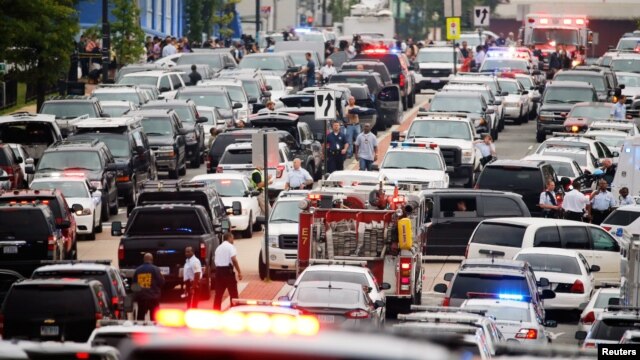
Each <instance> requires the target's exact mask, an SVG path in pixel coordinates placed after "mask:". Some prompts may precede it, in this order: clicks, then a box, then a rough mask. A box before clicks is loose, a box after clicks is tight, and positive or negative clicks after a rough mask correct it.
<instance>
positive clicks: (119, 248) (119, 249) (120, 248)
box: [118, 244, 124, 261]
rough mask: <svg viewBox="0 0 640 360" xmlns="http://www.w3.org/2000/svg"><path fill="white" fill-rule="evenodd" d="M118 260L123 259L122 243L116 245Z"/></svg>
mask: <svg viewBox="0 0 640 360" xmlns="http://www.w3.org/2000/svg"><path fill="white" fill-rule="evenodd" d="M118 260H120V261H122V260H124V245H122V244H120V246H118Z"/></svg>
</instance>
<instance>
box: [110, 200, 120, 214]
mask: <svg viewBox="0 0 640 360" xmlns="http://www.w3.org/2000/svg"><path fill="white" fill-rule="evenodd" d="M109 215H118V196H117V195H116V200H115V201H114V204H113V206H111V205H109Z"/></svg>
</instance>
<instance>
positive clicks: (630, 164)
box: [611, 136, 640, 198]
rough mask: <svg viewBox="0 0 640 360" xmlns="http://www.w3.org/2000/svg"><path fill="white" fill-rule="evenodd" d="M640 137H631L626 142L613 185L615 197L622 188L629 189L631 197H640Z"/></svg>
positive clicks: (612, 189) (621, 152)
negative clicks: (639, 165)
mask: <svg viewBox="0 0 640 360" xmlns="http://www.w3.org/2000/svg"><path fill="white" fill-rule="evenodd" d="M638 164H640V136H633V137H629V138H627V139H626V140H625V141H624V144H623V145H622V150H621V151H620V157H619V158H618V169H617V170H616V176H615V177H614V178H613V183H611V191H612V192H613V194H614V196H618V192H619V191H620V189H621V188H623V187H626V188H628V189H629V195H631V196H633V197H634V198H638V197H640V171H638V170H640V168H638Z"/></svg>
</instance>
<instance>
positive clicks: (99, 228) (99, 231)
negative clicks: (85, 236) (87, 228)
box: [94, 221, 102, 234]
mask: <svg viewBox="0 0 640 360" xmlns="http://www.w3.org/2000/svg"><path fill="white" fill-rule="evenodd" d="M94 232H95V233H96V234H100V233H102V221H100V222H99V223H98V226H96V227H95V229H94Z"/></svg>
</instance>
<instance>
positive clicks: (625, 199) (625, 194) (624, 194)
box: [618, 187, 636, 206]
mask: <svg viewBox="0 0 640 360" xmlns="http://www.w3.org/2000/svg"><path fill="white" fill-rule="evenodd" d="M619 193H620V198H619V202H620V203H619V204H618V205H619V206H624V205H635V204H636V201H635V200H634V199H633V196H631V195H629V189H628V188H627V187H623V188H621V189H620V191H619Z"/></svg>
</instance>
